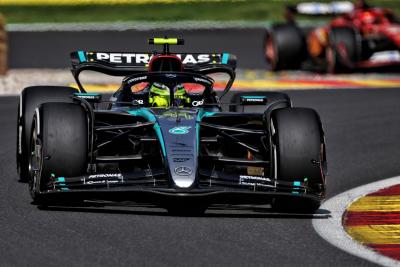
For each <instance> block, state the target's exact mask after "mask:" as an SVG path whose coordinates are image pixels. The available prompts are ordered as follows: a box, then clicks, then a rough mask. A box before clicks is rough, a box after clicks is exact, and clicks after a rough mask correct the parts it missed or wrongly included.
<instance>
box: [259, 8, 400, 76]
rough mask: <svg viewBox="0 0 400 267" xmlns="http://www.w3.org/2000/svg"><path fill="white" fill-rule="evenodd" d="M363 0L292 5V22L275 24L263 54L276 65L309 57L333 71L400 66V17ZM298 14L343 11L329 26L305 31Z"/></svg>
mask: <svg viewBox="0 0 400 267" xmlns="http://www.w3.org/2000/svg"><path fill="white" fill-rule="evenodd" d="M358 2H359V3H362V4H361V5H360V4H359V3H358V4H359V5H357V4H356V5H353V4H352V3H350V2H332V3H329V4H326V3H325V4H323V3H321V4H319V3H302V4H299V5H297V6H296V7H288V8H287V10H286V13H285V17H286V19H287V20H288V21H287V22H286V23H283V24H276V25H273V26H272V28H271V29H270V30H268V32H267V34H266V38H265V43H264V53H265V58H266V60H267V61H268V63H269V64H270V67H271V69H272V70H274V71H278V70H286V69H301V68H302V67H304V65H305V64H304V62H308V63H311V65H312V66H314V67H317V69H319V70H322V71H325V72H328V73H337V72H353V71H360V70H365V69H368V68H374V69H375V68H379V67H391V68H393V69H394V70H400V21H399V20H398V19H397V18H396V16H395V15H394V13H393V12H392V11H391V10H389V9H387V8H377V7H370V6H368V5H366V4H365V2H364V1H358ZM296 13H300V14H306V15H338V16H337V17H336V18H334V19H333V20H332V21H331V22H330V23H329V24H328V25H326V26H323V27H316V28H312V29H306V30H305V29H302V28H300V27H299V26H298V25H297V24H296V22H295V21H294V14H296ZM306 65H307V64H306ZM309 65H310V64H309ZM314 69H315V68H314Z"/></svg>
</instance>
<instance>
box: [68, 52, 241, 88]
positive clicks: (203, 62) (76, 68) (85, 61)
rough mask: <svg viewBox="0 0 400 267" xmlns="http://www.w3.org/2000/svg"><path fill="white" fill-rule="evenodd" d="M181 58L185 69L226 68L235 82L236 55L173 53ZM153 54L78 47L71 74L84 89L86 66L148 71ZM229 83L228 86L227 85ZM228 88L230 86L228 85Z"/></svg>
mask: <svg viewBox="0 0 400 267" xmlns="http://www.w3.org/2000/svg"><path fill="white" fill-rule="evenodd" d="M171 54H172V55H176V56H178V57H179V58H181V60H182V63H183V66H184V71H188V72H196V73H200V74H210V73H216V72H225V73H227V74H229V76H230V78H231V80H232V81H231V82H229V83H228V85H229V84H230V86H231V85H232V84H233V81H234V79H235V72H234V71H235V68H236V56H235V55H232V54H229V53H171ZM153 55H154V54H153V53H146V52H145V53H138V52H98V51H97V52H94V51H75V52H72V53H71V63H72V68H71V71H72V74H73V76H74V79H75V81H76V83H77V84H78V86H79V89H80V90H81V91H83V92H84V91H85V90H84V89H83V87H82V85H81V83H80V81H79V74H80V73H81V72H82V71H83V70H92V71H97V72H101V73H105V74H108V75H112V76H127V75H130V74H134V73H140V72H147V71H148V64H149V62H150V60H151V58H152V56H153ZM228 85H227V87H228ZM230 86H229V87H230ZM227 89H228V90H229V88H227Z"/></svg>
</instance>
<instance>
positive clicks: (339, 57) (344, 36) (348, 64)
mask: <svg viewBox="0 0 400 267" xmlns="http://www.w3.org/2000/svg"><path fill="white" fill-rule="evenodd" d="M325 54H326V72H327V73H346V72H350V71H351V70H352V69H354V67H355V63H357V61H359V58H360V55H361V42H360V41H359V38H358V34H357V32H356V30H354V29H353V28H351V27H333V28H331V29H330V32H329V46H328V47H327V49H326V53H325Z"/></svg>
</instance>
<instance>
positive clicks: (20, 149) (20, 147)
mask: <svg viewBox="0 0 400 267" xmlns="http://www.w3.org/2000/svg"><path fill="white" fill-rule="evenodd" d="M77 92H78V90H77V89H75V88H71V87H65V86H32V87H27V88H25V89H24V90H23V91H22V93H21V95H20V101H19V104H18V121H17V150H16V152H17V155H16V159H17V171H18V174H19V179H20V181H21V182H27V181H28V179H29V170H28V164H29V154H28V150H29V142H30V138H31V132H30V131H31V126H32V119H33V114H34V111H35V108H36V107H37V106H39V105H40V104H42V103H45V102H70V103H72V99H71V95H73V94H74V93H77Z"/></svg>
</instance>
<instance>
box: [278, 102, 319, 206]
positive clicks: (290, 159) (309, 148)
mask: <svg viewBox="0 0 400 267" xmlns="http://www.w3.org/2000/svg"><path fill="white" fill-rule="evenodd" d="M271 128H272V129H271V132H272V134H273V143H274V145H273V147H274V154H275V161H274V176H275V178H277V179H278V180H282V181H287V182H293V183H294V182H297V181H299V182H304V183H307V184H308V186H309V187H310V188H311V189H312V190H313V192H314V193H315V194H317V195H319V196H321V198H322V197H324V195H325V173H326V159H325V143H324V135H323V132H322V127H321V121H320V118H319V116H318V114H317V113H316V112H315V111H314V110H313V109H308V108H284V109H278V110H275V111H274V112H273V114H272V121H271ZM319 205H320V201H311V200H304V201H303V200H300V201H298V200H296V201H293V199H292V200H288V199H287V198H279V199H275V201H274V203H273V208H274V209H276V210H279V211H286V212H302V213H304V212H306V213H311V212H314V211H315V210H316V209H318V207H319Z"/></svg>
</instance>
